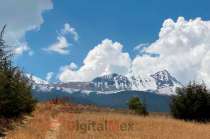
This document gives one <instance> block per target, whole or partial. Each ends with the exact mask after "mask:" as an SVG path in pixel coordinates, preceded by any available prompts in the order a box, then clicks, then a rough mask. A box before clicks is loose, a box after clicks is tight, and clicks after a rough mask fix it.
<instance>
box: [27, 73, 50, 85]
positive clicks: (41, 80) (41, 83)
mask: <svg viewBox="0 0 210 139" xmlns="http://www.w3.org/2000/svg"><path fill="white" fill-rule="evenodd" d="M25 75H26V77H28V78H29V79H30V80H31V81H32V82H33V83H34V84H37V85H38V84H39V85H44V84H45V85H47V84H49V82H47V81H45V80H43V79H41V78H39V77H36V76H33V75H31V74H28V73H27V74H25Z"/></svg>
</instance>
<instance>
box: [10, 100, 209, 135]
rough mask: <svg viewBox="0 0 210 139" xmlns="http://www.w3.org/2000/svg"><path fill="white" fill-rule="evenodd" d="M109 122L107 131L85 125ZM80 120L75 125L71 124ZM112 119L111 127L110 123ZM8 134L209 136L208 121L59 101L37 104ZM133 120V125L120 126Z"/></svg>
mask: <svg viewBox="0 0 210 139" xmlns="http://www.w3.org/2000/svg"><path fill="white" fill-rule="evenodd" d="M90 121H94V122H96V124H100V123H103V122H104V121H108V123H109V124H108V125H109V126H108V128H107V130H103V128H100V129H96V130H94V129H93V128H91V127H89V129H88V127H86V126H85V125H87V124H88V122H90ZM75 122H76V123H77V122H79V124H80V126H79V127H77V125H75V124H74V123H75ZM110 122H112V124H111V125H112V126H110ZM22 123H23V124H20V125H18V126H17V127H16V129H15V130H11V131H10V132H8V133H7V136H6V139H29V138H30V139H99V138H100V139H103V138H104V139H177V138H178V139H209V138H210V132H209V131H210V124H201V123H195V122H185V121H182V120H175V119H173V118H171V117H170V116H163V115H162V116H161V115H157V114H154V115H153V114H152V115H150V116H147V117H144V116H139V115H134V114H132V113H130V112H128V111H119V110H118V111H117V110H113V109H108V108H107V109H102V108H97V107H94V106H83V105H72V104H66V103H64V102H61V101H51V102H46V103H41V104H38V105H37V107H36V110H35V111H34V112H33V117H26V119H25V120H24V121H23V122H22ZM123 123H127V124H129V123H131V124H132V123H133V128H130V129H128V127H127V128H124V130H122V129H121V128H120V127H119V125H120V124H123Z"/></svg>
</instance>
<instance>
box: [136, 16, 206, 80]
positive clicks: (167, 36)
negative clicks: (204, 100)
mask: <svg viewBox="0 0 210 139" xmlns="http://www.w3.org/2000/svg"><path fill="white" fill-rule="evenodd" d="M144 52H145V53H147V54H148V53H150V54H158V55H159V56H156V57H154V56H151V55H147V54H145V55H143V56H142V55H141V56H140V55H139V56H137V57H136V58H135V59H134V60H133V62H132V70H133V71H134V72H135V73H136V74H151V73H154V72H156V71H159V70H163V69H167V70H169V72H170V73H171V74H172V75H174V76H175V77H176V78H177V79H178V80H180V81H181V82H183V83H187V82H189V81H190V80H198V81H200V80H204V81H205V82H206V83H210V64H209V61H210V21H203V20H202V19H201V18H196V19H194V20H185V19H184V18H183V17H179V18H178V19H177V21H173V20H172V19H167V20H165V21H164V23H163V26H162V28H161V31H160V33H159V39H158V40H157V41H155V42H154V43H152V44H151V45H150V46H148V47H146V48H144Z"/></svg>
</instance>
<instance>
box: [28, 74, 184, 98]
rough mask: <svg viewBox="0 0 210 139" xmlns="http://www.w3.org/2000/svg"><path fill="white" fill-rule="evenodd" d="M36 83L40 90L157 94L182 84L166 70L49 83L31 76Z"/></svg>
mask: <svg viewBox="0 0 210 139" xmlns="http://www.w3.org/2000/svg"><path fill="white" fill-rule="evenodd" d="M32 79H33V80H34V82H35V83H36V88H37V89H40V90H45V91H46V90H48V91H50V90H52V89H56V90H61V91H64V92H69V93H73V92H75V91H81V92H84V93H89V92H98V93H104V94H111V93H116V92H120V91H128V90H134V91H153V92H156V93H157V94H166V95H173V94H175V89H176V87H181V86H182V84H181V83H180V82H179V81H177V80H176V78H175V77H173V76H171V75H170V73H169V72H168V71H167V70H163V71H159V72H157V73H155V74H152V75H150V76H146V77H145V76H140V75H137V76H136V75H131V76H129V77H127V76H123V75H119V74H116V73H113V74H109V75H104V76H100V77H96V78H95V79H93V80H92V81H90V82H68V83H58V84H49V83H48V82H47V81H44V80H41V79H39V78H37V77H36V78H35V77H33V78H32Z"/></svg>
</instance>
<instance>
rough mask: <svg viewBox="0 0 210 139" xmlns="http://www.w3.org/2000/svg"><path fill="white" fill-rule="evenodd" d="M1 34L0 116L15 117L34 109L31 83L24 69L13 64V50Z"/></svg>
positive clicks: (2, 32)
mask: <svg viewBox="0 0 210 139" xmlns="http://www.w3.org/2000/svg"><path fill="white" fill-rule="evenodd" d="M5 28H6V26H4V27H3V29H2V31H1V34H0V117H5V118H13V117H18V116H21V115H22V114H25V113H30V112H32V111H33V110H34V106H35V102H36V101H35V100H34V99H33V97H32V94H31V84H30V82H29V79H28V78H27V77H25V75H24V74H23V73H22V71H21V70H20V69H19V68H18V67H16V66H13V64H12V60H11V59H12V51H10V47H9V46H7V45H6V44H5V41H4V40H3V34H4V30H5Z"/></svg>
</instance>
